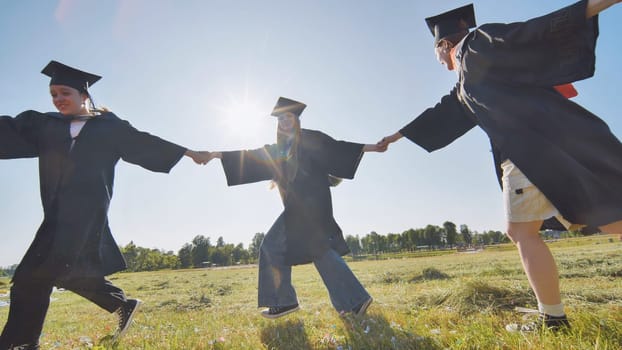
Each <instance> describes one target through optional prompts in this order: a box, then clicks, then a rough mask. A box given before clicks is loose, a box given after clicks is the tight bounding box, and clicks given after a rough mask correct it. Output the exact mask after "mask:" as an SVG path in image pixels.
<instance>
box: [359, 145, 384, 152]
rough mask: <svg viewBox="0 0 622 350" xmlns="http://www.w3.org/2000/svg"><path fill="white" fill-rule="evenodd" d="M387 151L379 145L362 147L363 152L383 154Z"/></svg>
mask: <svg viewBox="0 0 622 350" xmlns="http://www.w3.org/2000/svg"><path fill="white" fill-rule="evenodd" d="M386 150H387V147H386V146H382V145H379V144H371V145H365V146H363V152H384V151H386Z"/></svg>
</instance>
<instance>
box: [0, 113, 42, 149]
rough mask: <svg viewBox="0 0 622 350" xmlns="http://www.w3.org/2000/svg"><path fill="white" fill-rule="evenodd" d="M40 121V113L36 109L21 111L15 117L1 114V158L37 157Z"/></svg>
mask: <svg viewBox="0 0 622 350" xmlns="http://www.w3.org/2000/svg"><path fill="white" fill-rule="evenodd" d="M40 122H41V116H40V113H38V112H35V111H26V112H23V113H20V114H19V115H18V116H17V117H15V118H12V117H9V116H0V159H16V158H34V157H37V156H38V155H39V151H38V148H37V134H38V130H39V126H40Z"/></svg>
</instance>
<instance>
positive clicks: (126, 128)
mask: <svg viewBox="0 0 622 350" xmlns="http://www.w3.org/2000/svg"><path fill="white" fill-rule="evenodd" d="M69 123H70V122H69V119H68V118H66V117H63V116H62V115H60V114H59V113H40V112H36V111H26V112H23V113H21V114H19V115H18V116H17V117H15V118H11V117H8V116H1V117H0V140H2V141H0V159H11V158H29V157H38V159H39V179H40V187H41V202H42V204H43V212H44V219H43V223H42V224H41V226H40V227H39V229H38V231H37V234H36V236H35V239H34V241H33V242H32V244H31V246H30V248H29V249H28V251H27V252H26V254H25V256H24V258H23V259H22V261H21V263H20V264H19V266H18V267H17V270H16V272H15V275H14V277H13V279H14V280H15V281H17V280H19V279H30V278H33V277H34V278H42V279H46V280H53V281H56V282H60V281H62V280H66V279H71V278H81V277H102V276H105V275H109V274H111V273H114V272H117V271H120V270H123V269H125V268H126V265H125V261H124V259H123V256H122V255H121V252H120V251H119V248H118V246H117V244H116V242H115V241H114V238H113V237H112V234H111V231H110V228H109V226H108V218H107V213H108V206H109V204H110V200H111V198H112V193H113V183H114V168H115V165H116V164H117V162H118V160H119V159H123V160H125V161H126V162H129V163H133V164H137V165H140V166H141V167H144V168H146V169H148V170H151V171H156V172H169V171H170V169H171V168H172V167H173V166H174V165H175V164H176V163H177V162H178V161H179V159H180V158H181V157H182V156H183V154H184V152H185V151H186V149H185V148H183V147H181V146H178V145H175V144H172V143H170V142H168V141H165V140H162V139H160V138H158V137H156V136H152V135H150V134H148V133H145V132H140V131H138V130H136V129H135V128H133V127H132V126H131V125H130V124H129V123H128V122H127V121H124V120H121V119H119V118H118V117H117V116H116V115H114V114H113V113H109V112H107V113H103V114H101V115H98V116H95V117H94V118H92V119H90V120H89V121H87V122H86V124H84V126H83V128H82V130H81V132H80V134H79V136H78V137H77V138H76V139H75V143H74V145H73V147H71V148H70V146H71V143H72V139H71V136H70V133H69Z"/></svg>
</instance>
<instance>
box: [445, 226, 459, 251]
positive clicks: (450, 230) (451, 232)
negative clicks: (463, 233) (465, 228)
mask: <svg viewBox="0 0 622 350" xmlns="http://www.w3.org/2000/svg"><path fill="white" fill-rule="evenodd" d="M443 229H444V230H445V240H446V242H447V244H448V245H449V247H450V248H451V247H453V246H454V245H456V239H457V238H458V231H457V230H456V224H454V223H453V222H451V221H445V222H444V223H443Z"/></svg>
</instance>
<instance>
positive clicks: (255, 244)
mask: <svg viewBox="0 0 622 350" xmlns="http://www.w3.org/2000/svg"><path fill="white" fill-rule="evenodd" d="M265 236H266V235H265V234H264V233H263V232H257V233H255V235H254V236H253V240H252V241H251V244H250V245H249V246H248V253H249V254H250V256H251V259H253V260H257V259H259V247H261V242H263V238H264V237H265Z"/></svg>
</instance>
